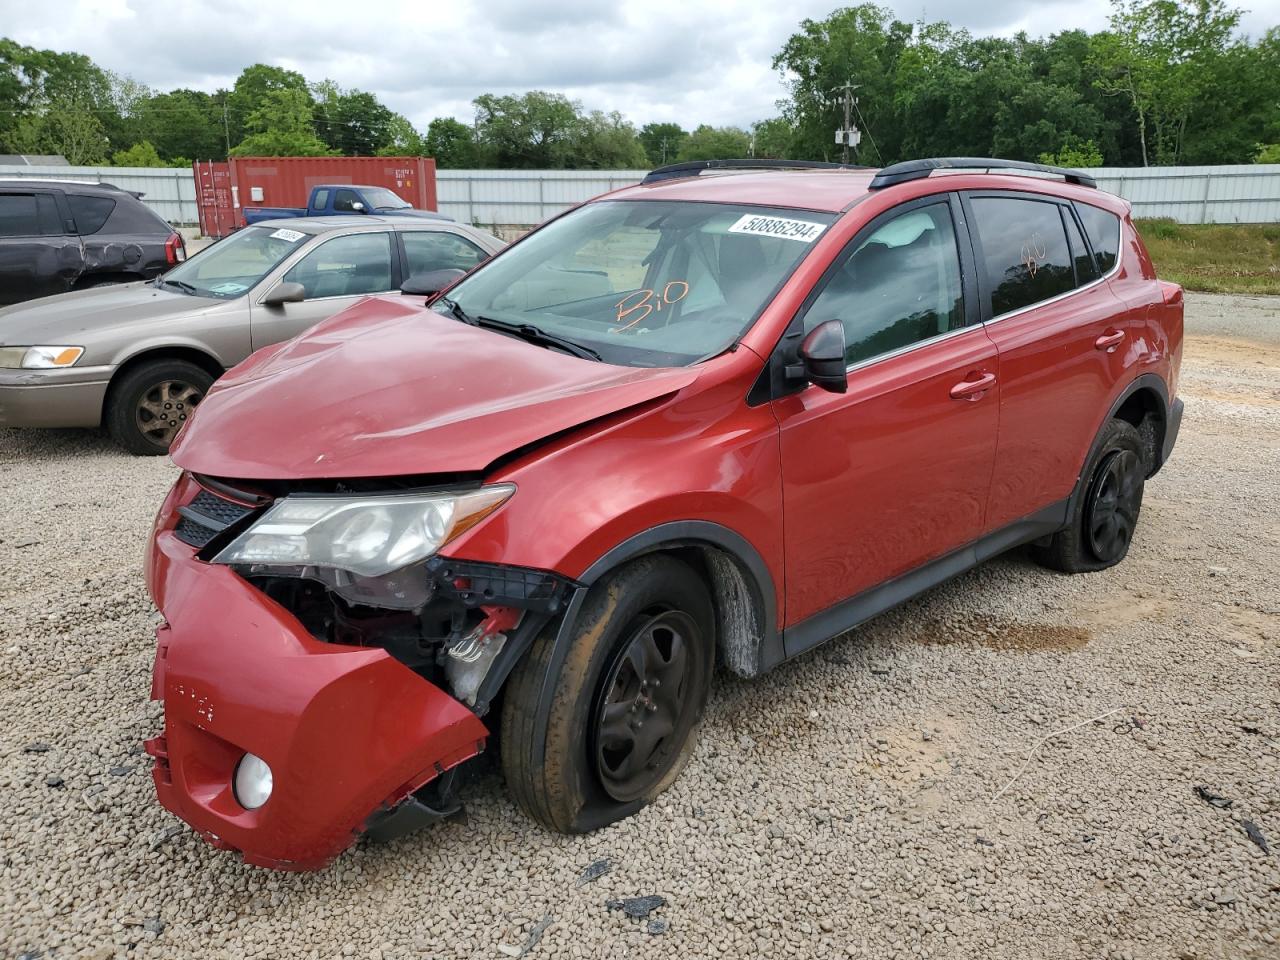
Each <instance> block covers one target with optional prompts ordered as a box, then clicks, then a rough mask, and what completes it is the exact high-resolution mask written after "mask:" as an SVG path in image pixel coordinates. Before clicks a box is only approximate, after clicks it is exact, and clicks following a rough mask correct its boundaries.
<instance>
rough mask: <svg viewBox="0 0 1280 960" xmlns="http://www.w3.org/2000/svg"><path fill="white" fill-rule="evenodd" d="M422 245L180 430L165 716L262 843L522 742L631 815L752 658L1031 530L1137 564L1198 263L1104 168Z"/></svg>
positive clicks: (199, 804)
mask: <svg viewBox="0 0 1280 960" xmlns="http://www.w3.org/2000/svg"><path fill="white" fill-rule="evenodd" d="M766 167H767V168H769V169H764V168H766ZM708 174H712V175H708ZM426 279H430V280H431V281H432V282H431V283H426V281H425V280H424V278H422V277H419V278H416V281H417V282H416V285H415V291H414V292H416V293H418V294H424V293H426V294H430V296H431V299H429V300H427V301H426V303H425V305H424V303H423V301H422V299H421V298H420V297H419V298H416V299H415V298H412V297H409V296H402V297H381V298H380V297H373V298H370V299H367V300H364V301H362V302H361V303H359V304H357V305H356V306H354V307H352V308H350V309H348V310H346V311H345V312H343V313H340V314H338V315H337V316H335V317H333V318H332V319H330V320H328V321H325V322H324V323H321V324H320V325H318V326H316V327H314V328H313V329H312V330H311V331H310V332H308V333H304V334H303V335H301V336H300V337H298V338H297V339H295V340H292V341H290V342H288V343H283V344H278V345H275V346H270V347H267V348H265V349H263V350H260V351H258V352H257V353H256V354H254V355H253V356H252V357H250V358H249V359H248V360H246V361H245V362H244V363H242V364H241V365H240V366H238V367H236V368H235V369H233V370H232V371H231V372H229V373H228V374H227V375H226V376H224V377H223V378H222V379H221V380H220V381H219V382H218V383H217V384H216V385H215V386H214V387H213V389H212V390H211V391H210V392H209V393H208V395H207V397H206V399H205V400H204V402H203V403H202V404H201V406H200V408H199V412H198V414H197V415H196V416H195V417H194V418H193V419H191V420H190V421H188V423H187V425H186V427H185V428H184V430H183V431H182V433H181V435H180V436H179V437H178V440H177V442H176V445H175V446H174V448H173V458H174V460H175V461H177V463H178V464H179V465H180V466H181V467H182V468H183V473H182V475H181V477H180V479H179V480H178V481H177V483H176V484H175V485H174V487H173V489H172V491H171V492H170V493H169V496H168V498H167V499H166V500H165V502H164V505H163V506H162V507H161V509H160V513H159V516H158V517H157V518H156V522H155V531H154V541H153V544H152V547H151V550H150V554H149V557H148V564H147V578H148V582H149V585H150V589H151V593H152V596H153V597H154V599H155V602H156V605H157V606H158V607H159V609H160V610H161V612H162V614H163V616H164V619H165V622H164V623H163V625H161V626H160V627H159V629H158V630H157V641H158V650H157V655H156V663H155V673H154V685H153V691H152V696H153V697H156V698H162V699H163V700H164V704H165V729H164V732H163V734H162V735H161V736H158V737H156V738H155V739H153V740H150V741H149V742H148V749H149V752H150V753H151V754H152V756H154V757H155V771H154V776H155V783H156V788H157V791H158V793H159V797H160V801H161V802H162V803H163V804H164V805H165V806H166V807H168V808H169V809H170V810H172V811H173V812H174V813H176V814H177V815H178V816H180V817H182V818H183V819H184V820H186V821H187V822H188V823H190V824H191V825H192V826H194V827H195V828H196V829H197V830H198V831H200V832H201V833H202V834H203V835H204V836H205V837H206V838H208V839H209V840H210V841H211V842H213V843H214V844H215V845H217V846H220V847H225V848H230V849H234V850H237V851H239V852H240V853H241V854H242V855H243V856H244V858H245V860H247V861H249V862H251V863H256V864H263V865H267V866H272V867H278V868H287V869H307V868H314V867H318V866H321V865H323V864H325V863H327V862H328V861H329V860H331V859H332V858H333V857H334V856H336V855H337V854H338V853H339V852H341V851H342V850H343V849H344V848H345V847H346V846H348V845H349V844H350V843H351V842H352V840H353V839H354V838H356V837H357V836H358V835H361V834H368V835H372V836H374V837H386V836H390V835H394V834H396V833H399V832H402V831H403V830H405V829H408V828H410V827H413V826H416V825H418V824H421V823H425V822H428V821H431V820H433V819H435V818H438V817H440V816H444V815H447V814H449V813H451V812H452V811H454V810H456V809H457V805H458V801H457V793H458V788H457V779H458V778H457V773H458V769H459V765H460V764H462V763H463V762H464V761H466V760H468V759H470V758H471V757H474V756H475V755H476V754H478V753H480V752H481V750H483V749H484V747H485V745H486V743H487V741H488V740H489V738H490V736H491V735H492V736H495V737H497V738H498V740H499V741H500V744H501V751H500V753H501V760H502V766H503V769H504V771H505V774H506V779H507V783H508V785H509V787H510V790H511V791H512V793H513V794H514V796H515V798H516V800H517V801H518V803H519V805H520V806H521V808H522V809H524V810H525V811H526V812H527V813H528V814H529V815H530V816H532V817H533V818H534V819H536V820H537V821H539V822H540V823H542V824H545V825H546V826H547V827H549V828H552V829H555V830H561V831H584V830H590V829H593V828H596V827H599V826H601V825H603V824H607V823H610V822H611V821H614V820H617V819H618V818H620V817H624V816H626V815H628V814H630V813H632V812H633V811H635V810H638V809H639V808H640V807H642V806H643V805H644V804H646V803H647V802H649V801H650V800H652V799H653V798H654V797H655V796H656V795H657V794H659V793H660V792H661V791H662V790H663V789H664V788H665V787H666V786H667V785H668V784H670V783H671V782H672V780H673V779H674V778H675V777H676V776H677V774H678V773H679V771H680V769H681V767H682V765H683V764H684V763H685V761H686V760H687V759H688V757H689V755H690V752H691V750H692V747H693V744H694V740H695V731H696V728H697V725H698V721H699V718H700V716H701V714H702V711H703V706H704V704H705V703H706V700H707V695H708V689H709V687H710V684H711V679H712V673H713V671H714V668H715V664H716V662H717V661H719V662H721V663H722V664H723V665H724V667H725V668H726V669H728V670H730V671H732V672H733V673H735V674H738V675H740V676H744V677H754V676H759V675H760V674H762V673H764V672H765V671H767V670H769V669H770V668H772V667H774V666H776V665H777V664H779V663H781V662H782V661H783V660H785V659H787V658H789V657H794V656H797V655H798V654H801V653H803V652H804V651H806V650H809V649H811V648H813V647H815V646H817V645H818V644H820V643H823V642H825V641H827V640H829V639H831V638H832V637H835V636H837V635H839V634H841V633H843V632H845V631H847V630H849V629H850V628H851V627H854V626H856V625H857V624H859V623H861V622H862V621H864V620H866V619H867V618H869V617H872V616H875V615H876V614H878V613H880V612H881V611H883V610H886V609H888V608H889V607H892V606H894V605H895V604H898V603H901V602H902V601H903V600H905V599H907V598H908V597H910V596H912V595H913V594H916V593H919V592H920V591H922V590H925V589H927V588H929V587H931V586H933V585H934V584H937V583H940V582H941V581H943V580H946V579H947V578H949V577H952V576H955V575H956V574H958V573H960V572H961V571H963V570H966V569H968V568H970V567H972V566H974V565H975V564H977V563H980V562H982V561H983V560H985V559H987V558H988V557H992V556H995V555H996V554H998V553H1000V552H1002V551H1004V550H1008V549H1009V548H1011V547H1014V546H1017V545H1019V544H1030V545H1031V549H1032V552H1033V554H1034V556H1035V557H1036V558H1037V559H1039V560H1040V561H1041V562H1043V563H1045V564H1047V565H1048V566H1050V567H1053V568H1055V569H1058V570H1063V571H1067V572H1076V571H1083V570H1099V569H1102V568H1104V567H1108V566H1110V565H1112V564H1114V563H1117V562H1118V561H1120V560H1121V559H1122V558H1123V557H1124V556H1125V553H1126V552H1127V551H1128V549H1129V545H1130V543H1131V541H1132V538H1133V535H1134V530H1135V526H1136V524H1137V521H1138V511H1139V508H1140V506H1141V503H1142V490H1143V481H1144V480H1145V479H1146V478H1148V477H1150V476H1151V475H1152V474H1154V473H1155V472H1156V471H1157V470H1158V469H1160V466H1161V465H1162V464H1163V463H1164V461H1165V459H1166V458H1167V457H1168V456H1169V452H1170V450H1171V448H1172V446H1173V443H1174V439H1175V437H1176V435H1177V431H1178V425H1179V422H1180V418H1181V412H1182V404H1181V402H1180V401H1179V400H1177V399H1175V393H1176V389H1177V376H1178V366H1179V361H1180V356H1181V348H1182V291H1181V288H1179V287H1178V286H1177V285H1176V284H1172V283H1165V282H1161V281H1160V280H1158V279H1157V278H1156V274H1155V270H1154V269H1153V268H1152V264H1151V260H1150V258H1149V257H1148V255H1147V252H1146V250H1145V249H1144V248H1143V245H1142V241H1141V240H1140V239H1139V238H1138V234H1137V233H1136V232H1135V230H1134V227H1133V224H1132V222H1131V220H1130V218H1129V215H1128V206H1127V205H1126V204H1125V203H1124V202H1123V201H1122V200H1119V199H1117V198H1116V197H1113V196H1109V195H1107V194H1105V193H1101V192H1099V191H1098V190H1097V189H1096V188H1095V186H1094V183H1093V181H1092V180H1090V179H1089V178H1088V177H1087V176H1085V175H1083V174H1081V173H1078V172H1075V171H1069V170H1061V169H1056V168H1049V167H1042V166H1038V165H1032V164H1023V163H1015V162H1010V161H999V160H986V159H949V160H948V159H944V160H920V161H913V162H908V163H901V164H897V165H894V166H891V167H888V168H886V169H883V170H880V171H878V172H876V171H871V170H861V169H852V168H838V167H836V168H832V165H823V164H800V163H781V162H752V161H745V162H743V161H733V162H709V163H708V162H702V163H697V164H678V165H676V166H674V167H665V168H662V169H660V170H656V171H654V172H653V173H651V174H650V175H649V176H648V177H646V179H645V180H644V182H643V183H641V184H639V185H637V186H634V187H630V188H627V189H624V190H620V191H617V192H615V193H612V194H609V195H607V196H604V197H601V198H598V199H597V200H594V201H592V202H589V203H587V204H584V205H582V206H579V207H577V208H575V209H573V210H571V211H569V212H568V213H566V214H564V215H563V216H560V217H558V218H556V219H555V220H552V221H551V222H549V223H547V224H545V225H544V226H542V227H541V228H540V229H538V230H536V231H534V232H533V233H531V234H529V235H528V236H527V237H525V238H524V239H523V240H521V241H520V242H518V243H516V244H514V245H513V246H511V247H510V248H508V249H507V250H506V251H504V252H503V253H501V254H499V255H498V256H497V257H495V258H494V259H492V260H490V261H489V262H488V263H486V264H484V265H482V266H480V267H478V268H476V269H475V270H473V271H472V272H471V273H470V274H468V275H467V276H466V277H465V278H463V279H461V280H457V279H456V276H454V275H450V274H441V275H437V276H435V277H433V278H426ZM450 282H452V285H451V286H449V285H448V284H449V283H450Z"/></svg>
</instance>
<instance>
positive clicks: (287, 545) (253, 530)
mask: <svg viewBox="0 0 1280 960" xmlns="http://www.w3.org/2000/svg"><path fill="white" fill-rule="evenodd" d="M515 489H516V488H515V485H514V484H510V483H498V484H493V485H491V486H486V487H479V488H478V489H475V490H468V491H465V492H459V493H430V494H427V493H406V494H385V495H378V496H345V495H344V496H330V495H328V494H293V495H291V496H288V497H285V498H284V499H282V500H278V501H277V502H276V503H275V504H274V505H273V506H272V507H271V508H270V509H269V510H268V511H267V512H266V513H265V514H263V515H262V516H261V517H260V518H259V519H258V520H257V521H256V522H255V523H254V524H253V526H251V527H250V528H249V529H248V530H246V531H244V533H242V534H240V536H239V537H237V538H236V539H235V540H233V541H232V542H231V543H230V544H229V545H228V546H227V547H226V548H224V549H223V550H222V551H221V552H220V553H219V554H218V555H217V556H216V557H214V558H213V562H214V563H227V564H252V565H255V566H268V567H270V566H282V567H324V568H330V569H334V570H345V571H348V572H350V573H352V574H355V575H357V576H360V577H380V576H383V575H384V574H388V573H391V572H393V571H395V570H399V569H401V568H402V567H405V566H408V565H409V564H411V563H417V562H418V561H420V560H425V559H426V558H427V557H429V556H431V555H432V554H434V553H435V552H436V551H437V550H439V549H440V548H441V547H443V546H444V545H445V544H446V543H448V542H449V541H450V540H452V539H454V538H455V537H457V536H458V535H459V534H461V533H462V532H463V531H464V530H467V529H468V528H470V527H473V526H475V524H477V523H479V522H480V521H481V520H483V519H484V518H485V517H487V516H488V515H489V514H491V513H492V512H493V511H494V510H496V509H498V507H500V506H501V505H502V504H503V503H505V502H506V500H507V498H508V497H510V496H511V494H513V493H515Z"/></svg>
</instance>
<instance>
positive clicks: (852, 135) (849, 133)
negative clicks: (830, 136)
mask: <svg viewBox="0 0 1280 960" xmlns="http://www.w3.org/2000/svg"><path fill="white" fill-rule="evenodd" d="M860 86H862V84H860V83H854V82H853V81H851V80H846V81H845V82H844V83H842V84H841V85H840V86H838V87H836V88H835V89H833V90H832V91H831V92H832V93H837V94H840V95H841V97H842V99H843V100H844V126H843V127H841V128H840V135H839V136H838V137H837V138H836V142H837V143H839V144H840V145H841V146H842V147H843V148H844V150H843V157H842V160H841V162H842V163H848V162H849V147H850V146H851V145H852V146H855V147H856V146H857V145H858V142H859V141H860V140H861V139H862V137H861V135H860V134H859V133H858V131H856V130H855V129H854V127H853V105H854V104H855V103H857V101H856V100H854V98H853V91H855V90H857V89H858V88H859V87H860ZM851 141H852V143H851Z"/></svg>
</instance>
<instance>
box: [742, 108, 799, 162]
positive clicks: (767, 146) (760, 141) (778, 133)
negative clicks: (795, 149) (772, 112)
mask: <svg viewBox="0 0 1280 960" xmlns="http://www.w3.org/2000/svg"><path fill="white" fill-rule="evenodd" d="M794 139H795V130H794V129H792V126H791V124H790V123H789V122H787V120H786V119H785V118H783V117H774V118H773V119H771V120H761V121H760V122H759V123H757V124H755V125H754V126H752V128H751V140H752V144H753V152H752V156H754V157H762V158H765V159H769V160H785V159H787V158H788V157H790V156H791V149H792V141H793V140H794Z"/></svg>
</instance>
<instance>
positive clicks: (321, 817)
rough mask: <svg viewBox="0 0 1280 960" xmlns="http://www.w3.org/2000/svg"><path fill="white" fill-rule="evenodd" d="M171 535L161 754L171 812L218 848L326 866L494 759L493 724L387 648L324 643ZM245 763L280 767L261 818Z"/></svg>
mask: <svg viewBox="0 0 1280 960" xmlns="http://www.w3.org/2000/svg"><path fill="white" fill-rule="evenodd" d="M171 501H172V495H171V498H170V502H167V503H166V508H169V509H171V507H172V502H171ZM168 512H169V511H168V510H162V517H164V516H166V515H167V513H168ZM166 526H167V524H165V523H164V522H161V521H160V520H158V522H157V529H156V531H155V532H154V540H153V544H152V547H151V552H150V554H149V556H148V564H147V566H148V570H147V573H148V583H149V585H150V587H151V592H152V596H153V598H154V599H155V601H156V605H157V606H158V607H159V608H160V611H161V613H162V615H163V616H164V618H165V621H166V622H165V623H164V624H162V625H161V626H160V627H159V628H158V629H157V631H156V640H157V650H156V662H155V669H154V675H153V678H152V691H151V696H152V698H153V699H162V700H163V701H164V732H163V733H162V734H161V735H160V736H158V737H155V738H154V739H152V740H149V741H148V742H147V745H146V746H147V752H148V753H150V754H151V755H152V756H153V757H154V758H155V768H154V771H153V776H154V779H155V785H156V792H157V794H158V796H159V799H160V802H161V803H162V804H163V805H164V806H165V807H166V808H167V809H169V810H170V811H172V812H173V813H175V814H177V815H178V816H179V817H181V818H182V819H183V820H185V821H186V822H187V823H189V824H191V826H193V827H194V828H195V829H196V830H197V831H199V832H200V833H201V834H202V835H203V836H204V837H205V838H206V839H207V840H208V841H209V842H210V843H212V844H214V845H215V846H217V847H220V848H224V849H230V850H235V851H238V852H239V853H240V854H241V855H242V856H243V858H244V860H245V861H246V862H248V863H251V864H256V865H260V866H266V867H274V868H277V869H285V870H307V869H316V868H319V867H322V866H324V865H325V864H327V863H329V862H330V861H331V860H332V859H333V858H334V857H335V856H337V855H338V854H339V853H341V852H342V851H343V850H344V849H346V848H347V847H348V846H349V845H350V844H351V843H352V842H353V841H354V840H355V839H356V837H357V836H359V835H360V834H361V833H362V832H364V830H366V829H370V828H371V829H373V830H374V832H376V833H378V834H381V835H386V834H387V833H388V832H389V831H392V830H395V829H396V828H397V826H403V825H405V824H409V825H416V823H418V822H421V821H422V820H423V819H424V818H426V819H429V818H430V816H429V814H431V813H434V812H436V811H433V810H432V809H431V808H430V807H427V806H426V805H424V804H423V803H421V801H419V800H418V799H417V798H415V797H414V796H413V793H414V792H415V791H417V790H418V789H419V788H421V787H422V786H423V785H424V784H426V783H427V782H429V781H431V780H433V779H435V778H436V777H439V776H440V775H442V774H444V773H445V772H446V771H448V770H449V769H450V768H452V767H454V766H456V765H457V764H459V763H461V762H463V761H464V760H467V759H469V758H470V757H473V756H475V755H476V754H477V753H479V752H480V751H481V750H482V749H483V747H484V743H485V739H486V737H487V736H488V731H487V730H486V728H485V726H484V724H483V723H482V722H481V721H480V720H479V718H478V717H477V716H476V715H475V714H474V713H473V712H472V711H471V710H469V709H467V707H466V706H464V705H463V704H461V703H459V702H458V701H457V700H455V699H454V698H453V697H451V696H449V695H448V694H447V693H445V692H444V691H443V690H441V689H440V688H438V687H436V686H434V685H433V684H431V683H429V682H428V681H427V680H426V679H424V678H423V677H422V676H420V675H418V674H417V673H415V672H414V671H413V670H411V669H410V668H409V667H408V666H406V665H405V664H403V663H401V662H400V661H398V660H396V659H395V658H394V657H392V656H391V655H390V654H389V653H388V652H387V651H386V650H383V649H380V648H377V647H357V646H347V645H343V644H336V643H325V642H322V641H320V640H317V639H316V638H315V637H313V636H312V635H311V634H309V633H308V632H307V631H306V630H305V629H304V628H303V627H302V626H301V624H300V623H299V622H298V621H297V619H296V618H295V617H294V616H293V615H292V614H291V613H290V612H289V611H288V610H286V609H285V608H284V607H282V606H281V605H280V604H278V603H276V602H275V601H273V600H271V599H269V598H268V597H267V596H265V595H264V594H263V593H262V592H261V591H259V590H258V589H256V588H255V587H254V586H253V585H251V584H250V583H248V582H247V581H246V580H244V579H242V578H241V577H239V576H238V575H237V574H236V573H235V572H234V571H233V570H231V569H229V568H227V567H224V566H219V565H216V564H209V563H205V562H202V561H200V560H198V559H196V557H195V555H194V553H195V552H194V551H193V549H192V548H191V547H190V546H189V545H187V544H185V543H183V542H182V541H181V540H179V539H177V537H176V536H175V535H174V533H173V531H172V530H171V529H166V528H165V527H166ZM246 753H251V754H254V755H256V756H257V757H260V758H261V759H262V760H264V761H265V762H266V763H267V765H268V766H269V767H270V768H271V772H272V778H273V783H272V788H271V793H270V797H269V798H268V799H267V801H266V802H265V803H264V804H263V805H262V806H260V807H258V808H257V809H246V808H245V807H243V806H242V805H241V804H240V803H239V802H238V801H237V799H236V795H235V791H234V789H233V786H232V781H233V779H234V776H235V769H236V765H237V764H238V763H239V762H240V760H241V758H242V757H243V756H244V755H245V754H246ZM424 811H425V813H424Z"/></svg>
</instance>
